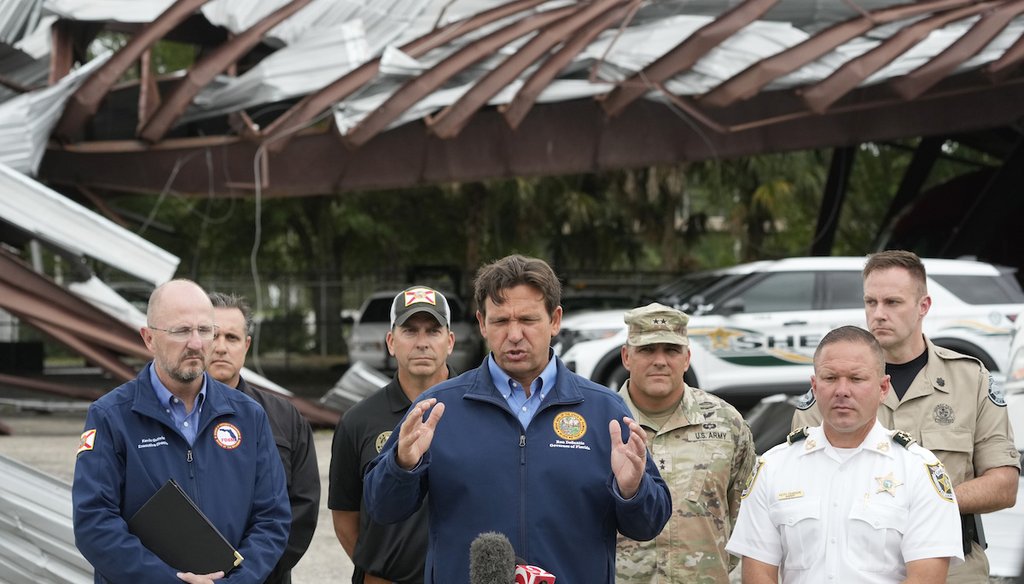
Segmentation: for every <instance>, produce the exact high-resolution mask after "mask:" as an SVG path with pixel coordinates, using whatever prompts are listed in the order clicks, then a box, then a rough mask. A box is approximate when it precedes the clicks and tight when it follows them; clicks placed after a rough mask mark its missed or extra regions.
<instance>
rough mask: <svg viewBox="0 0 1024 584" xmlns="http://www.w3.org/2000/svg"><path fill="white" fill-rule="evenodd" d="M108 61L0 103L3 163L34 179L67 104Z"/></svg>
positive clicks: (92, 63) (99, 61)
mask: <svg viewBox="0 0 1024 584" xmlns="http://www.w3.org/2000/svg"><path fill="white" fill-rule="evenodd" d="M108 57H109V54H108V55H104V56H101V57H97V58H95V59H93V60H92V61H89V62H88V63H86V64H85V65H83V66H82V67H80V68H78V69H77V70H75V71H73V72H72V73H71V74H70V75H68V76H66V77H65V78H63V79H61V80H60V81H59V82H58V83H57V84H55V85H53V86H50V87H47V88H45V89H40V90H37V91H30V92H28V93H23V94H21V95H18V96H17V97H13V98H11V99H8V100H7V101H5V102H3V103H0V163H2V164H6V165H7V166H9V167H11V168H13V169H15V170H17V171H19V172H22V173H24V174H29V175H34V174H35V173H36V171H37V170H38V169H39V161H40V160H42V158H43V154H44V153H45V152H46V143H47V141H48V140H49V139H50V132H52V131H53V128H54V126H56V125H57V121H58V120H59V119H60V116H61V114H62V113H63V112H64V102H65V101H67V99H68V97H70V96H71V94H72V93H73V92H74V91H75V89H77V88H78V86H79V85H80V84H81V83H82V81H83V80H85V78H86V77H87V76H88V75H89V74H90V73H91V72H92V71H93V70H95V69H96V68H97V67H99V66H100V65H102V64H103V63H104V62H106V60H107V58H108Z"/></svg>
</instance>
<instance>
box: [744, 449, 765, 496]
mask: <svg viewBox="0 0 1024 584" xmlns="http://www.w3.org/2000/svg"><path fill="white" fill-rule="evenodd" d="M763 466H764V458H763V457H761V456H758V457H757V460H756V461H754V468H752V469H750V476H748V477H747V484H746V485H744V486H743V492H742V493H740V500H743V499H746V498H747V496H748V495H750V491H752V490H753V489H754V482H756V481H757V475H759V474H760V473H761V468H762V467H763Z"/></svg>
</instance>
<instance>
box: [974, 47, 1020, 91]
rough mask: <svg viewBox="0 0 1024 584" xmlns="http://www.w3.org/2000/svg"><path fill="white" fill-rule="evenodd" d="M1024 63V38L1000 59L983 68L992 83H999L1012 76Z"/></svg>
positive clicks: (1007, 50)
mask: <svg viewBox="0 0 1024 584" xmlns="http://www.w3.org/2000/svg"><path fill="white" fill-rule="evenodd" d="M1022 62H1024V37H1021V38H1019V39H1017V40H1016V42H1014V43H1013V44H1012V45H1010V48H1008V49H1006V52H1005V53H1003V54H1002V56H1000V57H999V58H998V59H996V60H995V61H992V62H991V63H989V64H988V65H985V66H984V67H982V71H984V72H985V74H986V75H988V76H989V77H990V78H991V79H992V81H994V82H996V83H998V82H1000V81H1003V80H1005V79H1006V78H1007V77H1009V76H1010V74H1011V73H1013V71H1014V70H1015V69H1016V68H1017V67H1019V66H1020V64H1021V63H1022Z"/></svg>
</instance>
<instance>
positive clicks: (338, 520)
mask: <svg viewBox="0 0 1024 584" xmlns="http://www.w3.org/2000/svg"><path fill="white" fill-rule="evenodd" d="M386 341H387V346H388V352H389V353H390V354H391V355H393V356H394V357H395V360H396V361H397V363H398V371H397V373H396V374H395V377H394V379H392V380H391V383H389V384H388V385H387V386H385V387H384V388H383V389H381V390H380V391H378V392H376V393H374V394H373V395H371V396H370V397H368V398H366V399H364V400H363V401H361V402H359V403H358V404H356V405H355V406H353V407H352V408H351V409H350V410H348V411H347V412H345V415H344V416H343V417H342V419H341V423H340V424H338V427H337V428H336V429H335V431H334V444H333V446H332V448H331V472H330V487H329V489H328V493H329V494H328V500H327V506H328V507H330V509H331V515H332V518H333V520H334V533H335V534H336V535H337V536H338V541H339V542H341V547H343V548H344V549H345V553H347V554H348V556H349V557H350V558H352V562H353V563H354V564H355V571H354V572H353V573H352V582H353V583H354V584H385V583H390V582H396V583H398V584H422V582H423V562H424V559H425V557H426V554H427V505H422V506H420V509H419V510H418V511H417V512H416V513H415V514H413V515H412V516H411V517H409V518H408V519H406V520H405V521H403V522H401V523H396V524H394V525H381V524H379V523H375V522H373V521H371V520H370V517H369V515H368V514H367V513H366V512H365V510H364V509H363V508H362V502H363V470H364V469H365V468H366V465H367V464H369V462H370V461H371V460H373V459H374V458H375V457H376V456H377V454H378V453H380V450H381V447H383V446H384V443H385V442H387V439H388V437H389V436H390V435H391V431H392V430H394V428H395V426H397V425H398V423H399V422H400V421H401V420H402V418H403V417H404V416H405V413H406V411H407V410H408V409H409V406H410V405H412V402H413V400H415V399H416V398H417V397H418V396H419V395H420V394H421V393H423V392H424V391H426V390H428V389H430V388H431V387H433V386H434V385H436V384H438V383H440V382H442V381H444V380H446V379H448V378H449V376H450V375H451V371H450V369H449V368H448V365H447V363H446V359H447V358H448V355H450V354H451V352H452V349H454V348H455V334H454V333H452V331H451V309H450V308H449V307H448V301H447V300H446V299H445V297H444V295H443V294H441V293H440V292H438V291H437V290H434V289H432V288H427V287H424V286H414V287H412V288H408V289H406V290H404V291H402V292H399V293H398V295H397V296H395V299H394V301H393V302H392V304H391V330H390V331H389V332H388V334H387V338H386Z"/></svg>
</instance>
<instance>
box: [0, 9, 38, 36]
mask: <svg viewBox="0 0 1024 584" xmlns="http://www.w3.org/2000/svg"><path fill="white" fill-rule="evenodd" d="M42 4H43V3H42V0H4V1H3V2H0V43H7V44H9V45H13V44H14V43H16V42H17V41H19V40H21V38H22V37H23V36H25V35H26V34H28V33H30V32H32V31H33V30H35V27H36V23H38V22H39V16H40V14H41V12H42Z"/></svg>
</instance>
